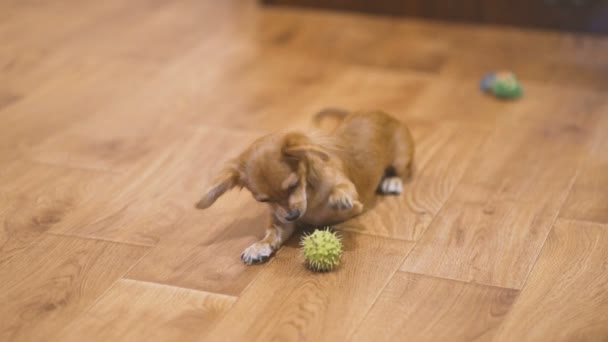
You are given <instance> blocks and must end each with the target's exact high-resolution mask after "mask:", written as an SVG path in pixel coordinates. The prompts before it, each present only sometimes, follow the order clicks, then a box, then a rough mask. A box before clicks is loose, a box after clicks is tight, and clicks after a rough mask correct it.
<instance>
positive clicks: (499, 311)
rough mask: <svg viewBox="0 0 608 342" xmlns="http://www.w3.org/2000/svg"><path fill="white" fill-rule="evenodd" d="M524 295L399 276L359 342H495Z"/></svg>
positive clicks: (364, 327)
mask: <svg viewBox="0 0 608 342" xmlns="http://www.w3.org/2000/svg"><path fill="white" fill-rule="evenodd" d="M517 294H518V291H516V290H509V289H501V288H497V287H490V286H483V285H476V284H467V283H462V282H458V281H452V280H446V279H440V278H433V277H427V276H422V275H415V274H411V273H403V272H398V273H397V274H395V276H394V277H393V278H392V279H391V281H390V283H389V284H388V285H387V287H386V288H385V289H384V290H383V291H382V294H381V295H380V297H379V298H378V300H377V301H376V303H375V304H374V306H373V307H372V309H371V310H370V312H369V313H368V314H367V316H366V317H365V319H364V320H363V322H362V323H361V324H360V325H359V327H358V329H357V331H356V332H355V334H354V335H353V336H352V337H351V340H353V341H398V340H399V341H404V340H408V341H447V340H449V341H491V340H492V338H493V337H494V335H495V334H496V332H497V329H498V327H499V326H500V324H501V323H502V322H503V320H504V319H505V317H506V315H507V313H508V312H509V309H510V308H511V306H512V305H513V303H514V302H515V300H516V298H517Z"/></svg>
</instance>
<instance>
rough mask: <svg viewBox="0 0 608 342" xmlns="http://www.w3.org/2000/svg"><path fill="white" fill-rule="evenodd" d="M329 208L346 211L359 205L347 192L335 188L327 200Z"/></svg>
mask: <svg viewBox="0 0 608 342" xmlns="http://www.w3.org/2000/svg"><path fill="white" fill-rule="evenodd" d="M327 202H328V204H329V207H330V208H332V209H335V210H348V209H352V208H353V207H358V206H361V203H360V202H359V201H357V200H355V199H353V197H352V196H351V194H350V193H348V192H347V191H345V190H343V189H340V188H335V189H334V190H333V191H332V192H331V194H330V195H329V198H328V200H327Z"/></svg>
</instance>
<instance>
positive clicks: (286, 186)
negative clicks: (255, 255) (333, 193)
mask: <svg viewBox="0 0 608 342" xmlns="http://www.w3.org/2000/svg"><path fill="white" fill-rule="evenodd" d="M328 159H329V156H328V154H327V152H326V151H325V150H324V149H323V147H322V146H320V145H319V144H316V143H314V142H313V141H312V139H311V138H310V137H309V136H307V135H305V134H302V133H288V134H285V135H268V136H265V137H262V138H260V139H258V140H257V141H255V142H254V143H253V144H252V145H251V146H250V147H249V148H248V149H247V150H245V151H244V152H243V153H241V155H239V156H238V157H237V158H235V159H233V160H231V161H230V162H228V163H227V165H226V166H225V167H224V169H223V170H222V171H221V172H220V174H219V176H218V177H217V178H216V179H215V181H214V182H213V184H212V185H211V187H210V188H209V189H208V190H207V192H206V193H205V195H204V196H203V198H202V199H201V200H200V201H199V202H198V203H197V205H196V207H197V208H199V209H205V208H208V207H210V206H211V205H212V204H213V203H214V202H215V201H216V200H217V198H218V197H220V196H221V195H222V194H224V193H225V192H226V191H228V190H230V189H232V188H233V187H235V186H239V187H245V188H247V189H248V190H249V191H250V192H251V194H252V195H253V197H254V198H255V199H256V200H257V201H259V202H265V203H268V204H269V205H270V206H271V208H272V211H273V213H274V215H275V217H276V218H277V219H278V220H279V221H280V222H283V223H287V222H292V221H295V220H297V219H299V218H300V217H302V216H303V215H304V214H305V213H306V209H307V195H306V188H307V185H308V173H309V170H310V168H311V166H312V164H314V163H320V162H323V161H326V160H328Z"/></svg>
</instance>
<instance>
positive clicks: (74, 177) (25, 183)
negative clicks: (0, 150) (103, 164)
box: [0, 161, 110, 264]
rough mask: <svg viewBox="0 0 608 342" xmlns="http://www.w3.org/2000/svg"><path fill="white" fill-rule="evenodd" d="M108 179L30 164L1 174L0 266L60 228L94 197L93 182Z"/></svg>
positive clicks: (11, 167) (20, 164)
mask: <svg viewBox="0 0 608 342" xmlns="http://www.w3.org/2000/svg"><path fill="white" fill-rule="evenodd" d="M109 178H110V176H108V175H105V174H101V173H99V172H91V171H86V170H73V169H66V168H62V167H56V166H49V165H41V164H35V163H30V162H23V161H19V162H12V163H9V164H8V165H6V166H5V168H4V169H3V170H1V171H0V222H1V226H0V264H2V263H4V262H5V261H7V260H8V259H10V258H12V257H14V256H15V255H18V254H19V253H20V252H21V251H22V250H23V249H25V248H27V247H28V246H29V245H30V244H31V243H33V242H34V241H35V240H37V239H38V238H39V237H40V236H41V235H42V234H43V233H44V232H46V231H49V230H50V229H52V228H53V227H54V226H57V225H60V224H62V221H63V220H65V219H66V217H67V216H69V215H70V214H71V213H72V212H73V211H75V210H77V209H78V208H79V207H81V206H82V205H83V204H84V203H86V202H87V201H88V200H90V199H91V198H92V197H94V194H92V193H91V189H92V188H94V185H95V184H96V182H104V181H105V182H107V180H108V179H109Z"/></svg>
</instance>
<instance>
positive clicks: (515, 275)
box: [402, 95, 601, 289]
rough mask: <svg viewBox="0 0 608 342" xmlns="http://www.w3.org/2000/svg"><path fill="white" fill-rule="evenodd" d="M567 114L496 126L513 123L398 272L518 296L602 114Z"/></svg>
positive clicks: (476, 162)
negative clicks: (492, 287)
mask: <svg viewBox="0 0 608 342" xmlns="http://www.w3.org/2000/svg"><path fill="white" fill-rule="evenodd" d="M591 100H593V101H595V97H594V95H593V96H591V97H590V101H591ZM592 103H594V102H592ZM526 105H529V106H530V107H532V108H534V107H536V106H537V105H538V104H537V103H535V102H534V101H532V102H530V103H528V104H526ZM568 105H569V104H568ZM524 108H525V107H524ZM591 108H592V109H596V108H601V107H596V106H594V107H591ZM523 113H529V115H527V116H526V118H527V122H526V123H523V122H524V121H525V120H524V119H523V116H524V115H523ZM567 113H568V112H567V111H565V110H563V111H556V112H554V113H553V115H552V116H551V117H545V116H542V115H540V114H536V113H535V112H528V111H525V112H522V113H520V112H517V111H516V112H513V114H512V115H511V116H510V117H509V118H503V119H501V120H503V121H504V120H513V121H515V122H516V123H511V124H504V125H501V126H499V127H497V128H496V130H495V131H494V133H493V134H492V135H491V136H490V137H489V138H488V140H486V142H485V143H484V145H483V146H482V148H481V149H480V150H479V151H478V154H477V157H475V158H474V159H473V161H472V162H471V165H472V167H470V168H469V169H468V170H467V172H466V173H465V176H464V177H463V179H462V181H461V183H460V184H459V186H458V187H457V188H456V190H455V191H454V193H453V195H452V197H451V198H450V199H449V200H448V201H447V203H446V205H445V207H444V210H442V211H441V212H440V213H439V214H438V217H437V219H436V220H435V221H434V222H433V224H431V226H430V227H429V229H428V230H427V232H426V234H424V235H423V237H422V238H421V240H420V242H419V243H418V244H417V245H416V247H415V248H414V250H413V251H412V253H411V254H410V256H409V257H408V258H407V260H406V261H405V263H404V265H403V267H402V270H404V271H410V272H414V273H422V274H428V275H433V276H437V277H445V278H450V279H458V280H462V281H467V282H468V281H475V282H478V283H481V284H487V285H495V286H502V287H507V288H515V289H521V288H522V286H523V285H524V282H525V279H526V277H527V275H528V274H529V272H530V270H531V268H532V266H533V265H534V262H535V260H536V258H537V256H538V254H539V253H540V250H541V248H542V246H543V243H544V241H545V239H546V236H547V234H548V233H549V231H550V229H551V225H552V223H553V221H554V220H555V218H556V217H557V214H558V212H559V209H560V207H561V205H562V204H563V202H564V200H565V198H566V196H567V195H568V191H569V189H570V186H571V184H572V182H573V180H574V177H575V175H576V172H577V169H578V165H579V164H580V162H581V155H582V153H583V151H584V150H585V149H586V148H587V146H588V144H589V143H590V141H591V137H592V135H591V134H590V132H592V127H593V126H594V125H595V124H596V123H597V120H598V117H599V116H600V114H599V113H601V111H598V110H589V112H588V113H587V114H586V115H584V116H580V117H572V116H570V115H568V114H567ZM520 117H522V118H521V119H520ZM520 120H522V121H520ZM562 120H563V121H562ZM439 251H441V252H439Z"/></svg>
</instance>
